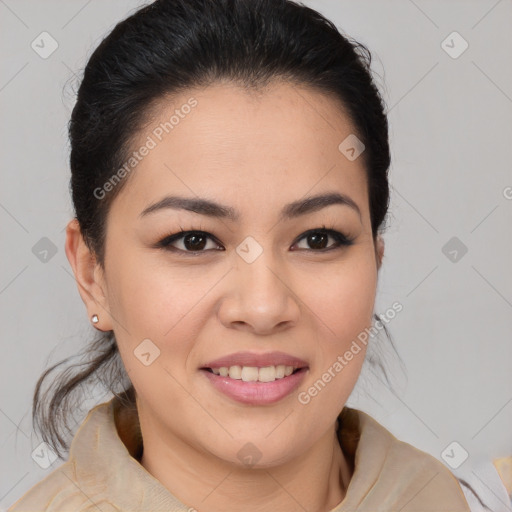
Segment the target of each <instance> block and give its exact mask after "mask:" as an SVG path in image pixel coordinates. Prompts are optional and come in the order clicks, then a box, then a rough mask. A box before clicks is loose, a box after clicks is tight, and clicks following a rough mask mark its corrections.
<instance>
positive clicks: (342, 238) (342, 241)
mask: <svg viewBox="0 0 512 512" xmlns="http://www.w3.org/2000/svg"><path fill="white" fill-rule="evenodd" d="M313 233H323V234H326V235H329V236H331V237H332V238H334V240H335V241H336V244H335V245H334V246H331V247H328V248H326V249H300V250H301V251H308V252H320V253H325V252H328V251H332V250H336V249H343V248H344V247H348V246H350V245H352V244H353V243H354V239H353V238H350V237H348V236H346V235H344V234H343V233H340V232H339V231H336V230H335V229H332V228H326V227H325V225H324V226H322V227H321V228H315V229H309V230H308V231H306V232H305V233H303V234H302V235H301V236H300V237H299V238H298V239H297V241H296V242H295V243H294V244H293V245H295V244H297V243H299V242H300V241H301V240H303V239H304V238H307V237H308V236H309V235H311V234H313ZM189 234H201V235H204V236H206V238H209V239H210V240H212V241H214V242H215V243H216V244H218V245H221V244H220V243H218V242H217V241H216V239H215V237H214V236H213V235H211V234H210V233H208V232H206V231H202V230H201V229H196V230H188V231H186V230H184V229H183V228H181V226H180V232H179V233H174V234H171V235H167V236H166V237H164V238H163V239H162V240H160V241H159V242H158V243H157V247H158V248H161V249H165V250H168V251H172V252H176V253H183V255H185V254H186V255H199V254H201V253H204V252H207V251H209V250H211V249H207V250H202V251H185V250H183V249H177V248H176V247H171V244H172V243H173V242H176V241H177V240H180V239H182V238H184V237H185V236H186V235H189ZM214 250H218V249H214Z"/></svg>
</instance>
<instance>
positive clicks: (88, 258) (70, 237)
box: [65, 218, 112, 331]
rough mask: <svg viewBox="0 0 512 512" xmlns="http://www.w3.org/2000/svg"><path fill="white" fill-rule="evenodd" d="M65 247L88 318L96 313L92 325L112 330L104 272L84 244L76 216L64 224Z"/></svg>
mask: <svg viewBox="0 0 512 512" xmlns="http://www.w3.org/2000/svg"><path fill="white" fill-rule="evenodd" d="M65 247H66V256H67V257H68V260H69V263H70V265H71V268H72V269H73V273H74V274H75V279H76V284H77V286H78V292H79V293H80V296H81V297H82V300H83V301H84V304H85V306H86V308H87V315H88V317H89V320H90V319H91V317H92V316H93V315H95V314H96V315H98V318H99V322H98V323H97V324H95V325H94V326H95V327H96V328H97V329H99V330H101V331H109V330H112V320H111V316H110V308H109V305H108V299H107V297H108V295H107V287H106V282H105V279H104V274H103V271H102V269H101V266H100V265H99V263H98V262H97V260H96V256H95V255H94V254H93V253H92V252H91V251H90V250H89V248H88V247H87V245H86V244H85V242H84V239H83V236H82V232H81V230H80V225H79V224H78V220H77V219H76V218H74V219H72V220H71V221H70V222H69V223H68V225H67V226H66V246H65Z"/></svg>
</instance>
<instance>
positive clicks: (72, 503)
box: [7, 461, 120, 512]
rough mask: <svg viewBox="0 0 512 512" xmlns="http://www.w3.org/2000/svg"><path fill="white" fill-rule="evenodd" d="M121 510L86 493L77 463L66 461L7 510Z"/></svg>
mask: <svg viewBox="0 0 512 512" xmlns="http://www.w3.org/2000/svg"><path fill="white" fill-rule="evenodd" d="M98 509H100V510H102V512H113V511H119V510H120V509H118V508H117V507H115V506H114V505H113V504H112V503H110V502H108V501H106V500H103V499H100V500H98V499H97V497H95V498H94V501H92V500H91V499H90V497H89V496H88V495H87V494H85V493H84V492H83V491H82V490H81V488H80V485H79V483H78V481H77V478H76V474H75V469H74V464H73V463H72V462H69V461H68V462H65V463H64V464H62V465H61V466H59V467H58V468H56V469H54V470H53V471H52V472H51V473H50V474H49V475H47V476H46V477H45V478H44V479H43V480H41V481H40V482H38V483H37V484H36V485H34V486H33V487H31V488H30V489H29V490H28V491H27V492H26V493H25V494H24V495H23V496H22V497H21V498H19V499H18V500H17V501H16V502H15V503H14V504H13V505H11V507H10V508H8V509H7V512H57V511H59V512H60V511H62V510H73V511H74V512H93V511H94V512H97V511H98Z"/></svg>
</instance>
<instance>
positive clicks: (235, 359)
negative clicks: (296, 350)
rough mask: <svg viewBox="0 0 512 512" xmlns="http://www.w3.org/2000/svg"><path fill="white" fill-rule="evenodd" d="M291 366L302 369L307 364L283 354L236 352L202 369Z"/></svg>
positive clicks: (207, 364) (211, 362)
mask: <svg viewBox="0 0 512 512" xmlns="http://www.w3.org/2000/svg"><path fill="white" fill-rule="evenodd" d="M283 364H284V365H285V366H293V367H294V368H304V367H307V366H308V363H307V362H306V361H304V360H303V359H299V358H298V357H295V356H292V355H290V354H285V353H284V352H267V353H265V354H256V353H254V352H236V353H235V354H230V355H228V356H225V357H221V358H219V359H215V360H214V361H210V362H209V363H206V364H205V365H204V366H203V367H202V368H222V367H227V368H229V367H230V366H256V367H258V368H263V367H265V366H279V365H283Z"/></svg>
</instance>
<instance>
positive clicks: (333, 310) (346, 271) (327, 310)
mask: <svg viewBox="0 0 512 512" xmlns="http://www.w3.org/2000/svg"><path fill="white" fill-rule="evenodd" d="M376 286H377V271H376V268H375V262H374V261H373V260H372V259H371V258H370V257H366V256H362V257H361V258H353V259H351V260H350V261H348V260H347V261H343V262H340V263H339V264H337V265H336V268H333V267H331V268H326V269H325V271H324V272H323V275H322V274H320V275H318V276H317V277H316V278H315V279H314V280H313V281H312V282H310V285H309V287H308V289H307V292H306V293H307V295H306V297H307V305H308V306H309V307H310V308H311V309H312V311H313V312H314V313H315V315H314V316H315V318H316V319H317V320H318V322H319V324H320V325H319V328H320V329H321V331H322V332H323V333H324V335H325V337H327V338H328V339H329V340H331V341H335V343H334V344H332V343H329V344H328V346H333V345H335V346H336V347H337V349H338V350H339V349H340V348H341V347H340V342H343V343H348V344H350V342H351V340H352V339H353V338H355V337H357V335H358V334H359V333H360V332H361V331H364V329H365V328H366V327H368V326H369V325H370V324H371V321H372V315H373V310H374V305H375V293H376Z"/></svg>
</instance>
